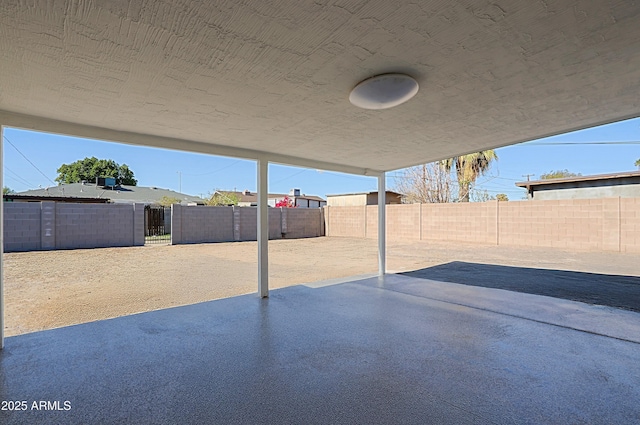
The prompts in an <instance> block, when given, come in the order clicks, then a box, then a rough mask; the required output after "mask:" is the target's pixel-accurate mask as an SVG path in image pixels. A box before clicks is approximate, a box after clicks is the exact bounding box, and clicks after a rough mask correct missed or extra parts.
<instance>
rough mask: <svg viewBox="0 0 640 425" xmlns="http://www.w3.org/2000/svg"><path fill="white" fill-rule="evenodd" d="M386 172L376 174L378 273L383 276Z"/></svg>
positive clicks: (385, 242) (385, 247) (385, 243)
mask: <svg viewBox="0 0 640 425" xmlns="http://www.w3.org/2000/svg"><path fill="white" fill-rule="evenodd" d="M386 176H387V175H386V173H382V174H380V175H379V176H378V275H379V276H384V274H385V273H386V271H387V270H386V268H387V265H386V255H387V239H386V235H387V233H386V227H385V224H386V208H385V207H386V205H385V204H386V201H387V189H386V188H385V179H386Z"/></svg>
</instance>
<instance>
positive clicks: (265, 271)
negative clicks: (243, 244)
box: [258, 159, 269, 298]
mask: <svg viewBox="0 0 640 425" xmlns="http://www.w3.org/2000/svg"><path fill="white" fill-rule="evenodd" d="M268 170H269V161H267V160H264V159H259V160H258V294H259V295H260V298H266V297H268V296H269V208H268V202H267V201H268V198H269V194H268V190H269V189H268V184H267V183H268V177H269V175H268Z"/></svg>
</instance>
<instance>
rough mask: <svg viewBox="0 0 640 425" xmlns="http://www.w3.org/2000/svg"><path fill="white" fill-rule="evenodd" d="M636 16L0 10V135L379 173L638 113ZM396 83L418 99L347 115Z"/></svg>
mask: <svg viewBox="0 0 640 425" xmlns="http://www.w3.org/2000/svg"><path fill="white" fill-rule="evenodd" d="M158 4H160V3H158ZM639 17H640V2H631V1H617V2H603V1H592V2H587V1H578V0H559V1H555V2H544V1H531V0H511V1H509V2H500V4H498V3H496V2H494V1H487V0H481V1H473V2H471V1H466V2H454V1H433V0H425V1H420V2H416V1H409V0H399V1H393V2H391V1H388V0H368V1H363V0H353V1H348V2H339V3H336V2H310V1H298V0H262V1H259V2H233V1H229V0H214V1H201V0H166V1H163V2H162V3H161V6H157V5H156V4H155V3H154V2H147V1H139V0H121V1H106V2H83V3H82V6H81V7H80V6H78V3H77V2H76V1H73V0H50V1H48V2H47V4H46V7H44V6H43V7H28V6H27V5H26V3H24V2H21V1H17V0H11V1H5V2H2V4H1V5H0V28H2V29H3V30H2V37H0V51H1V52H2V61H0V75H2V78H1V79H0V93H2V96H1V97H0V123H2V124H3V125H7V126H13V127H20V128H27V129H35V130H42V131H49V132H54V133H65V134H72V135H76V136H81V137H90V138H97V139H103V140H113V141H120V142H125V143H132V144H141V145H150V146H157V147H165V148H172V149H181V150H186V151H192V152H205V153H212V154H219V155H228V156H236V157H241V158H250V159H263V160H267V161H271V162H280V163H289V164H296V165H301V166H307V167H314V168H323V169H329V170H331V169H333V170H337V171H346V172H353V173H360V174H379V172H380V171H389V170H394V169H398V168H402V167H407V166H411V165H415V164H420V163H425V162H429V161H434V160H439V159H443V158H449V157H452V156H454V155H458V154H465V153H469V152H476V151H479V150H484V149H489V148H495V147H499V146H504V145H509V144H513V143H517V142H522V141H527V140H533V139H536V138H540V137H543V136H549V135H553V134H559V133H563V132H566V131H569V130H575V129H581V128H586V127H590V126H595V125H599V124H604V123H609V122H614V121H617V120H622V119H626V118H631V117H637V116H639V115H640V98H639V97H638V93H639V92H640V49H638V18H639ZM390 72H402V73H406V74H409V75H411V76H413V77H414V78H415V79H416V80H417V81H418V83H419V84H420V91H419V92H418V94H417V95H416V96H415V97H414V98H413V99H411V100H410V101H408V102H407V103H405V104H403V105H400V106H398V107H395V108H391V109H387V110H374V111H372V110H363V109H359V108H357V107H355V106H353V105H352V104H350V103H349V100H348V98H349V93H350V91H351V89H352V88H353V87H355V86H356V85H357V84H358V83H359V82H361V81H362V80H364V79H366V78H369V77H371V76H373V75H376V74H383V73H390Z"/></svg>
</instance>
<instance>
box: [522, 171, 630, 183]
mask: <svg viewBox="0 0 640 425" xmlns="http://www.w3.org/2000/svg"><path fill="white" fill-rule="evenodd" d="M629 177H638V178H640V171H624V172H620V173H610V174H594V175H591V176H576V177H564V178H559V179H545V180H531V181H525V182H517V183H516V186H518V187H531V186H548V185H552V184H559V183H573V182H583V181H595V180H615V179H623V178H629Z"/></svg>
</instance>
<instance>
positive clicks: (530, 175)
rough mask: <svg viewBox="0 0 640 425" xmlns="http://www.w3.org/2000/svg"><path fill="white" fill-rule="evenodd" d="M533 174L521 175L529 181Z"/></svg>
mask: <svg viewBox="0 0 640 425" xmlns="http://www.w3.org/2000/svg"><path fill="white" fill-rule="evenodd" d="M533 176H535V174H523V175H522V177H526V178H527V181H529V177H533Z"/></svg>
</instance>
